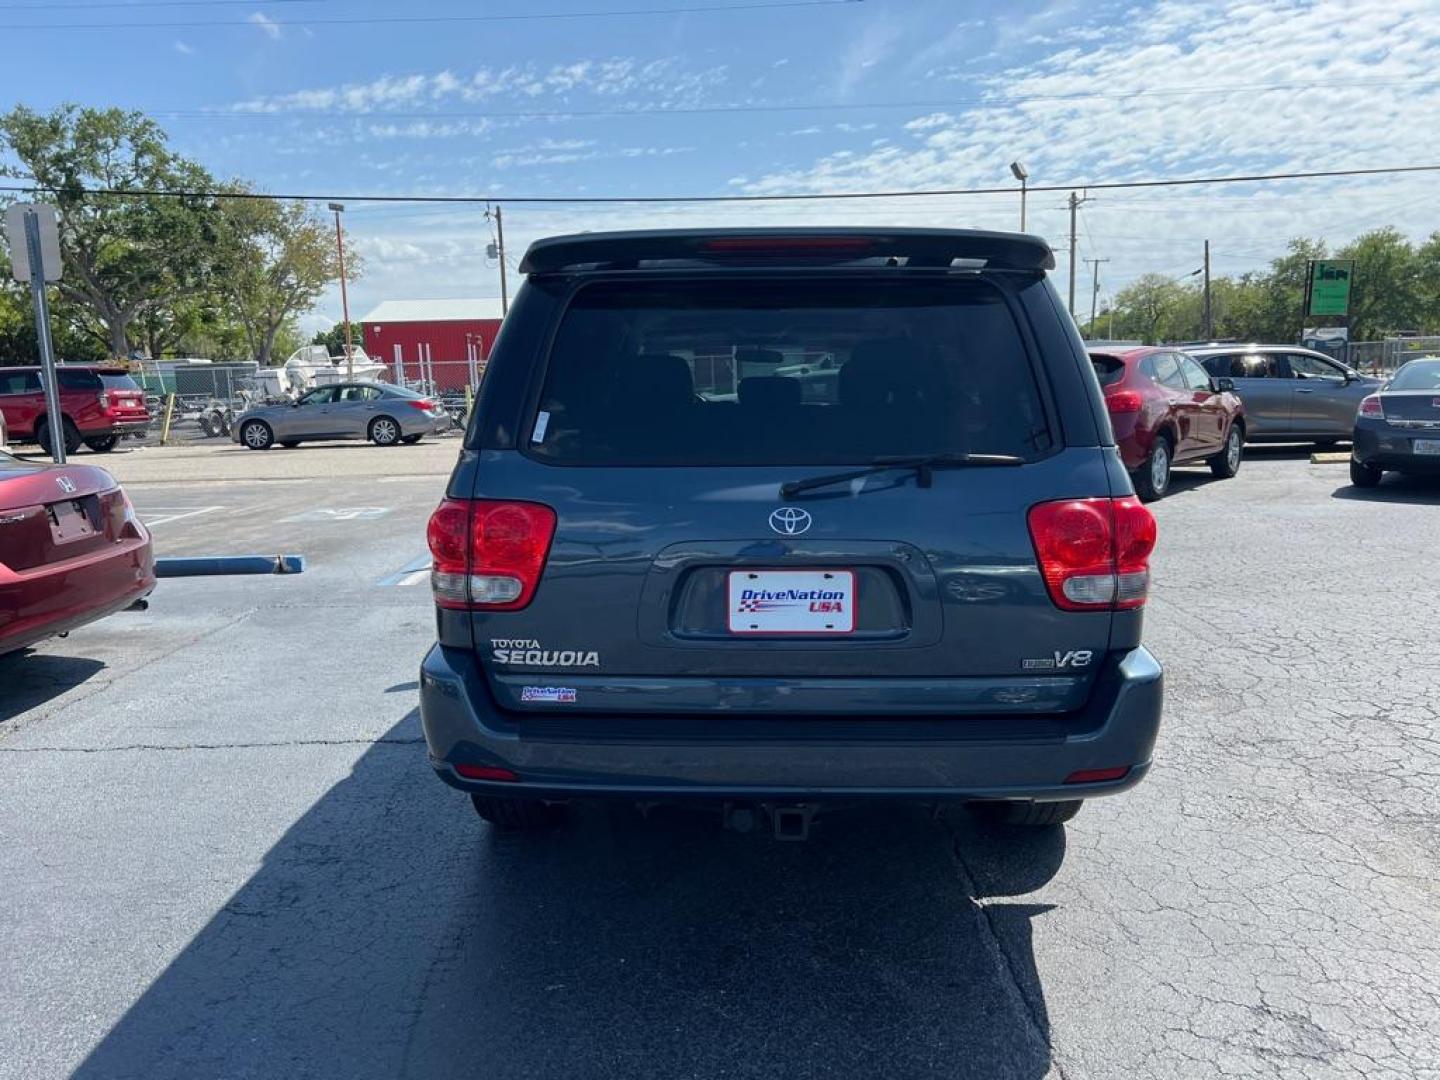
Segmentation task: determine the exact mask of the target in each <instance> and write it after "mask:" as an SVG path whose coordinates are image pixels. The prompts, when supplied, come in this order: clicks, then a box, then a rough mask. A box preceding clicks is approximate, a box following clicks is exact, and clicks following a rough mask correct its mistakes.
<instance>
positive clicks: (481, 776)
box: [455, 765, 1068, 783]
mask: <svg viewBox="0 0 1440 1080" xmlns="http://www.w3.org/2000/svg"><path fill="white" fill-rule="evenodd" d="M455 772H456V773H457V774H458V775H460V776H463V777H464V778H465V779H466V780H519V779H520V777H518V776H516V775H515V774H514V773H513V772H511V771H510V770H509V769H502V768H500V767H499V766H498V765H456V766H455ZM1067 783H1068V781H1067Z"/></svg>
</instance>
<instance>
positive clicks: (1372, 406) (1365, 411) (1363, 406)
mask: <svg viewBox="0 0 1440 1080" xmlns="http://www.w3.org/2000/svg"><path fill="white" fill-rule="evenodd" d="M1360 415H1361V416H1365V417H1368V418H1369V419H1371V420H1384V419H1385V406H1384V404H1382V403H1381V401H1380V395H1379V394H1371V395H1370V396H1369V397H1367V398H1365V399H1363V400H1362V401H1361V402H1360Z"/></svg>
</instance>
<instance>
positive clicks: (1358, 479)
mask: <svg viewBox="0 0 1440 1080" xmlns="http://www.w3.org/2000/svg"><path fill="white" fill-rule="evenodd" d="M1384 476H1385V472H1384V470H1383V469H1377V468H1375V466H1374V465H1366V464H1365V463H1364V462H1362V461H1356V460H1355V459H1354V458H1351V459H1350V483H1352V484H1353V485H1355V486H1356V487H1357V488H1373V487H1376V486H1378V485H1379V483H1380V481H1381V480H1382V479H1383V478H1384Z"/></svg>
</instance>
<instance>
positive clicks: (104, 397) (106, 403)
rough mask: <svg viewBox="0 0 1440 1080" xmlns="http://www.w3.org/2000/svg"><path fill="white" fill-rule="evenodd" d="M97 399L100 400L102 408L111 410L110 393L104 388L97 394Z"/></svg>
mask: <svg viewBox="0 0 1440 1080" xmlns="http://www.w3.org/2000/svg"><path fill="white" fill-rule="evenodd" d="M96 400H98V401H99V402H100V408H102V409H105V410H106V411H109V409H110V395H109V394H108V393H106V392H105V391H104V390H101V391H100V393H99V394H97V395H96Z"/></svg>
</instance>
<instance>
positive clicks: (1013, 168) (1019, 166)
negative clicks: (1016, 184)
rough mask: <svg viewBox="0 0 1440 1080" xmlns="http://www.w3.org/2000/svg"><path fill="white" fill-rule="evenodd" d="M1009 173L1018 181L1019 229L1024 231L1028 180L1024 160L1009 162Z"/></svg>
mask: <svg viewBox="0 0 1440 1080" xmlns="http://www.w3.org/2000/svg"><path fill="white" fill-rule="evenodd" d="M1010 174H1011V175H1012V176H1014V177H1015V179H1016V180H1019V181H1020V231H1021V232H1024V231H1025V196H1026V194H1027V185H1028V182H1029V180H1030V170H1029V169H1027V168H1025V164H1024V162H1021V161H1012V162H1011V163H1010Z"/></svg>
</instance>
